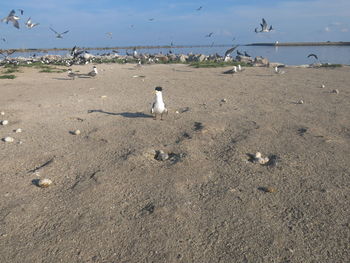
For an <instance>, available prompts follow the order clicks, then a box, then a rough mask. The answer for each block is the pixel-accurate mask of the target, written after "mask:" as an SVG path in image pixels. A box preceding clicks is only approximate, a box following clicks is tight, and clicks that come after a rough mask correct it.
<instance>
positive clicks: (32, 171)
mask: <svg viewBox="0 0 350 263" xmlns="http://www.w3.org/2000/svg"><path fill="white" fill-rule="evenodd" d="M54 158H55V157H52V158H51V159H50V160H48V161H46V162H45V163H43V164H42V165H40V166H37V167H35V168H34V169H33V170H30V171H28V173H37V172H38V171H39V170H40V169H42V168H44V167H45V166H48V165H49V164H50V163H52V162H53V160H54Z"/></svg>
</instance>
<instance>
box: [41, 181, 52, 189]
mask: <svg viewBox="0 0 350 263" xmlns="http://www.w3.org/2000/svg"><path fill="white" fill-rule="evenodd" d="M51 184H52V181H51V180H50V179H40V180H39V182H38V186H39V187H42V188H45V187H49V186H50V185H51Z"/></svg>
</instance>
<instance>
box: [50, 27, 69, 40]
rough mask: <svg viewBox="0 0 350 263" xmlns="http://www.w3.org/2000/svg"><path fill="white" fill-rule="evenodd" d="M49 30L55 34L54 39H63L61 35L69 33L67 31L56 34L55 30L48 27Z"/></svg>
mask: <svg viewBox="0 0 350 263" xmlns="http://www.w3.org/2000/svg"><path fill="white" fill-rule="evenodd" d="M50 29H51V30H52V31H53V32H54V33H55V34H56V38H63V37H62V35H63V34H66V33H68V32H69V30H67V31H64V32H62V33H58V32H57V31H56V30H54V29H53V28H51V27H50Z"/></svg>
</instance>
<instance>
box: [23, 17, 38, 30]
mask: <svg viewBox="0 0 350 263" xmlns="http://www.w3.org/2000/svg"><path fill="white" fill-rule="evenodd" d="M37 25H39V23H33V22H32V20H31V18H30V17H29V18H28V20H27V22H26V27H28V28H33V27H35V26H37Z"/></svg>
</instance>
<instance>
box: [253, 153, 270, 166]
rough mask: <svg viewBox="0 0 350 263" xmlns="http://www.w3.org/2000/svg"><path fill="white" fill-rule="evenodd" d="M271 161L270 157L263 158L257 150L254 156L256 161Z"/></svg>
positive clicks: (260, 162)
mask: <svg viewBox="0 0 350 263" xmlns="http://www.w3.org/2000/svg"><path fill="white" fill-rule="evenodd" d="M269 161H270V159H269V158H268V157H265V158H263V157H262V156H261V153H260V152H257V153H256V154H255V156H254V158H253V162H254V163H259V164H266V163H268V162H269Z"/></svg>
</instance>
